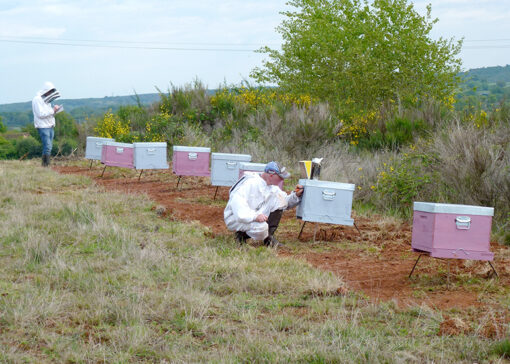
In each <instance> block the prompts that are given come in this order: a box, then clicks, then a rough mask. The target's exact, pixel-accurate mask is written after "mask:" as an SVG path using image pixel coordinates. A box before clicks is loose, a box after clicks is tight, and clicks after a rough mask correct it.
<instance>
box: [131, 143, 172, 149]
mask: <svg viewBox="0 0 510 364" xmlns="http://www.w3.org/2000/svg"><path fill="white" fill-rule="evenodd" d="M133 145H134V146H135V147H138V148H143V147H149V148H166V142H137V143H133Z"/></svg>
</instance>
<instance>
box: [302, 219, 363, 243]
mask: <svg viewBox="0 0 510 364" xmlns="http://www.w3.org/2000/svg"><path fill="white" fill-rule="evenodd" d="M307 222H309V221H303V225H301V230H300V231H299V235H298V239H300V238H301V234H302V233H303V229H304V228H305V225H306V223H307ZM314 224H315V229H314V231H313V242H314V243H315V236H316V235H317V225H318V223H317V222H316V223H314ZM354 227H355V228H356V230H358V233H359V236H361V237H363V235H362V234H361V231H360V230H359V228H358V225H356V222H354Z"/></svg>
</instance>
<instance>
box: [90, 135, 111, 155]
mask: <svg viewBox="0 0 510 364" xmlns="http://www.w3.org/2000/svg"><path fill="white" fill-rule="evenodd" d="M113 141H114V140H113V139H112V138H99V137H90V136H89V137H87V145H86V148H85V158H86V159H91V160H97V161H100V160H101V151H102V150H103V145H105V144H106V142H113Z"/></svg>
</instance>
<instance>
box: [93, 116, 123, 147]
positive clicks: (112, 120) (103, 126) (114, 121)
mask: <svg viewBox="0 0 510 364" xmlns="http://www.w3.org/2000/svg"><path fill="white" fill-rule="evenodd" d="M129 124H130V123H129V120H128V121H127V122H122V120H121V119H120V118H119V116H117V115H115V114H113V113H112V112H111V110H110V111H108V112H106V113H105V114H104V116H103V119H102V120H100V121H99V122H98V123H97V126H96V127H95V128H94V131H95V132H96V133H97V135H98V136H100V137H103V138H113V139H116V140H122V139H125V138H126V137H128V136H129V135H130V126H129Z"/></svg>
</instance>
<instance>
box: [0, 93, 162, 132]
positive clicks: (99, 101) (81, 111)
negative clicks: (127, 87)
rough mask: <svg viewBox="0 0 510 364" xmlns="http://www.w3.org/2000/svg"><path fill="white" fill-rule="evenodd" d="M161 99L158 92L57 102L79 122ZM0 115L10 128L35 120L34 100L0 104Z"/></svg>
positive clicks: (60, 100)
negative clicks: (107, 112) (128, 106)
mask: <svg viewBox="0 0 510 364" xmlns="http://www.w3.org/2000/svg"><path fill="white" fill-rule="evenodd" d="M159 100H160V96H159V94H158V93H152V94H141V95H128V96H111V97H109V96H105V97H102V98H87V99H59V100H57V103H58V104H59V105H60V104H62V105H64V109H65V111H66V112H68V113H69V114H71V116H72V117H73V118H74V119H75V120H76V121H77V122H83V121H85V119H86V118H87V117H94V116H101V115H103V114H104V113H105V112H106V111H108V110H109V109H111V110H112V111H116V110H117V109H118V108H119V107H120V106H124V105H137V104H138V102H140V103H141V104H142V105H150V104H153V103H155V102H157V101H159ZM0 116H2V118H3V123H4V124H5V125H7V126H8V127H9V128H14V127H21V126H24V125H26V124H27V123H31V122H33V115H32V101H28V102H18V103H13V104H4V105H0Z"/></svg>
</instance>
